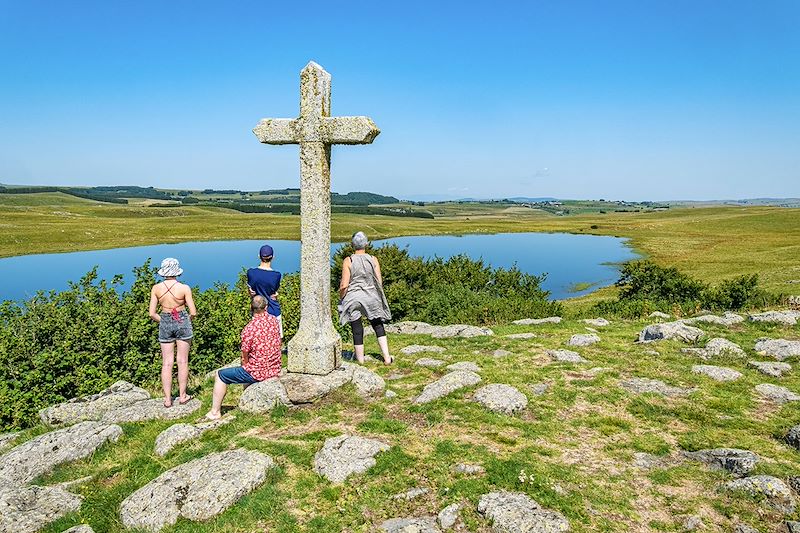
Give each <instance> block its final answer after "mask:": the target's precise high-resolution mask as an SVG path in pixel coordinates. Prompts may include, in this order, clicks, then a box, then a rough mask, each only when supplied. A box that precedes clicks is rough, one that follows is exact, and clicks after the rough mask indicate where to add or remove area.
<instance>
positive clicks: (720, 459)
mask: <svg viewBox="0 0 800 533" xmlns="http://www.w3.org/2000/svg"><path fill="white" fill-rule="evenodd" d="M683 455H684V457H686V458H687V459H691V460H693V461H699V462H701V463H704V464H706V465H708V466H710V467H711V468H716V469H719V470H726V471H728V472H730V473H731V474H733V475H735V476H739V477H743V476H746V475H748V474H750V473H751V472H752V471H753V470H754V469H755V467H756V463H758V461H759V457H758V455H756V454H754V453H753V452H751V451H748V450H739V449H737V448H713V449H709V450H698V451H696V452H683Z"/></svg>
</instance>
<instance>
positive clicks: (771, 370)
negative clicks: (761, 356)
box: [748, 361, 792, 378]
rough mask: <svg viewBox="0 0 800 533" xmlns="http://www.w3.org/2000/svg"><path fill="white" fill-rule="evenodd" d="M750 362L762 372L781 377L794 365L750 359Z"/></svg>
mask: <svg viewBox="0 0 800 533" xmlns="http://www.w3.org/2000/svg"><path fill="white" fill-rule="evenodd" d="M748 364H749V365H750V366H752V367H753V368H756V369H757V370H758V371H759V372H761V373H762V374H766V375H767V376H772V377H773V378H779V377H781V376H782V375H783V373H784V372H789V371H790V370H791V369H792V365H790V364H789V363H781V362H777V361H775V362H773V361H750V362H748Z"/></svg>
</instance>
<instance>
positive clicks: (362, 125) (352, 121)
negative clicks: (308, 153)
mask: <svg viewBox="0 0 800 533" xmlns="http://www.w3.org/2000/svg"><path fill="white" fill-rule="evenodd" d="M320 122H321V124H320V127H319V129H317V130H315V131H303V130H304V129H305V128H303V123H302V118H265V119H262V120H260V121H259V123H258V125H257V126H256V127H255V128H253V133H255V134H256V137H258V140H259V141H260V142H262V143H264V144H299V143H301V142H323V143H325V144H370V143H371V142H372V141H374V140H375V137H377V136H378V134H379V133H380V130H379V129H378V127H377V126H376V125H375V123H374V122H372V119H371V118H369V117H323V118H322V120H321V121H320Z"/></svg>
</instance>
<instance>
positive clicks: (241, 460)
mask: <svg viewBox="0 0 800 533" xmlns="http://www.w3.org/2000/svg"><path fill="white" fill-rule="evenodd" d="M274 465H275V463H274V462H273V460H272V458H271V457H270V456H268V455H264V454H262V453H259V452H255V451H250V450H245V449H242V448H239V449H235V450H229V451H225V452H220V453H212V454H210V455H206V456H205V457H201V458H200V459H195V460H193V461H189V462H188V463H184V464H182V465H179V466H176V467H175V468H173V469H171V470H167V471H166V472H164V473H163V474H161V475H160V476H158V477H157V478H156V479H154V480H153V481H151V482H150V483H148V484H147V485H145V486H144V487H142V488H140V489H139V490H137V491H136V492H134V493H133V494H131V495H130V496H128V497H127V498H125V500H124V501H123V502H122V504H121V505H120V518H121V519H122V523H123V524H124V525H125V527H129V528H140V529H144V530H147V531H160V530H161V529H162V528H164V527H166V526H169V525H172V524H174V523H175V522H177V520H178V517H182V518H184V519H186V520H192V521H201V520H208V519H209V518H212V517H214V516H216V515H218V514H220V513H221V512H223V511H224V510H226V509H228V508H229V507H230V506H232V505H233V504H234V503H236V502H237V501H238V500H239V499H240V498H241V497H242V496H244V495H246V494H248V493H250V492H252V491H253V490H255V489H256V488H257V487H258V486H259V485H261V484H262V483H263V482H264V481H265V480H266V479H267V473H268V472H269V470H270V469H271V468H272V467H273V466H274Z"/></svg>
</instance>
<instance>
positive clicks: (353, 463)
mask: <svg viewBox="0 0 800 533" xmlns="http://www.w3.org/2000/svg"><path fill="white" fill-rule="evenodd" d="M389 448H390V446H389V445H388V444H386V443H384V442H381V441H378V440H373V439H366V438H364V437H358V436H355V435H339V436H338V437H331V438H329V439H327V440H326V441H325V444H324V445H323V446H322V449H321V450H319V451H318V452H317V453H316V455H315V456H314V472H316V473H317V474H319V475H321V476H323V477H325V478H327V479H328V480H329V481H331V482H333V483H341V482H343V481H344V480H345V479H347V478H348V477H349V476H351V475H353V474H360V473H363V472H366V471H367V470H369V469H370V468H372V467H373V466H375V456H376V455H377V454H378V453H379V452H385V451H387V450H388V449H389Z"/></svg>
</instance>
